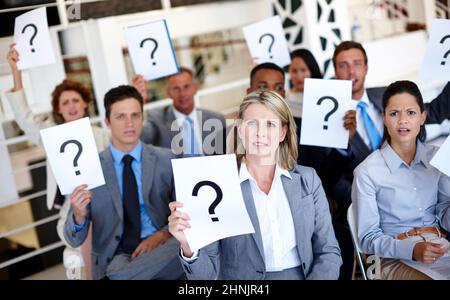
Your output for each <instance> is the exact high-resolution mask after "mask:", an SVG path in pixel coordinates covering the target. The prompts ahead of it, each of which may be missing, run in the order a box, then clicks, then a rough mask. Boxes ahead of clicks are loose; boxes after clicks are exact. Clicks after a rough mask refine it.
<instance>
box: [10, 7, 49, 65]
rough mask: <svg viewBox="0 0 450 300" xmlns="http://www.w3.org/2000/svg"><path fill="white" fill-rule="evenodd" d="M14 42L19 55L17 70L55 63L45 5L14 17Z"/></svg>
mask: <svg viewBox="0 0 450 300" xmlns="http://www.w3.org/2000/svg"><path fill="white" fill-rule="evenodd" d="M14 42H15V43H16V46H15V48H16V49H17V51H18V52H19V55H20V60H19V62H18V63H17V67H18V68H19V70H25V69H29V68H33V67H38V66H44V65H49V64H53V63H55V54H54V52H53V45H52V42H51V39H50V32H49V30H48V25H47V11H46V8H45V7H41V8H37V9H34V10H32V11H29V12H27V13H24V14H22V15H20V16H18V17H17V18H16V20H15V23H14Z"/></svg>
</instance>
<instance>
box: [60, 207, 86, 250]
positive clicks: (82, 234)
mask: <svg viewBox="0 0 450 300" xmlns="http://www.w3.org/2000/svg"><path fill="white" fill-rule="evenodd" d="M66 201H69V199H67V200H66ZM89 223H90V214H88V216H87V223H86V225H85V226H84V227H83V229H81V231H79V232H75V221H74V216H73V212H72V208H70V209H69V212H68V213H67V219H66V221H65V223H64V238H65V241H66V242H67V243H68V244H69V245H70V246H71V247H73V248H77V247H79V246H81V244H83V242H84V241H85V240H86V237H87V235H88V229H89Z"/></svg>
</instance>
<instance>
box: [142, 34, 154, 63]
mask: <svg viewBox="0 0 450 300" xmlns="http://www.w3.org/2000/svg"><path fill="white" fill-rule="evenodd" d="M147 41H152V42H153V43H154V44H155V48H153V50H152V53H150V58H151V59H153V55H154V54H155V51H156V49H157V48H158V41H157V40H155V39H153V38H146V39H144V40H142V41H141V43H140V45H139V46H140V47H141V48H143V47H144V44H145V42H147ZM152 64H153V65H156V62H152Z"/></svg>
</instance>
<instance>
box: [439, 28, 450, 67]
mask: <svg viewBox="0 0 450 300" xmlns="http://www.w3.org/2000/svg"><path fill="white" fill-rule="evenodd" d="M449 38H450V35H446V36H444V37H443V38H442V39H441V41H440V43H441V44H444V42H445V40H446V39H449ZM449 54H450V50H448V51H447V52H445V54H444V58H445V59H447V56H448V55H449ZM441 65H443V66H445V60H443V61H441Z"/></svg>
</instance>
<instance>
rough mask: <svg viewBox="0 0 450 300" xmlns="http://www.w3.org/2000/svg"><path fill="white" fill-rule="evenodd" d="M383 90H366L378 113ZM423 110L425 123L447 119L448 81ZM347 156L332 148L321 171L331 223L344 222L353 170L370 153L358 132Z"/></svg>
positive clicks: (449, 100)
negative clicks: (331, 209) (329, 201)
mask: <svg viewBox="0 0 450 300" xmlns="http://www.w3.org/2000/svg"><path fill="white" fill-rule="evenodd" d="M384 90H385V87H380V88H370V89H367V96H368V97H369V100H370V101H371V102H372V103H373V104H374V105H375V107H376V108H377V110H378V111H379V112H380V114H382V111H383V103H382V101H383V93H384ZM425 110H426V111H427V113H428V117H427V120H426V123H427V124H433V123H441V122H442V121H443V120H445V119H449V118H450V82H449V83H447V85H446V86H445V87H444V90H443V91H442V92H441V93H440V94H439V95H438V96H437V97H436V98H435V99H433V100H432V101H431V102H430V103H425ZM348 150H349V151H350V156H349V157H344V156H343V155H342V154H341V153H339V152H338V151H337V150H336V149H333V150H332V151H331V152H330V155H329V157H328V158H327V163H326V167H325V169H326V170H325V171H323V173H325V174H327V175H326V178H322V180H323V181H324V186H325V187H326V188H327V189H328V191H329V192H330V195H331V197H332V198H333V199H334V202H335V204H336V205H337V208H336V213H335V214H334V218H335V220H338V221H342V222H344V223H345V222H346V214H347V209H348V207H349V206H350V203H351V188H352V182H353V170H354V169H355V168H356V167H357V166H358V165H359V164H360V163H361V162H362V161H363V160H365V159H366V157H367V156H369V154H370V153H371V152H372V150H371V149H370V148H369V147H368V146H367V145H366V144H365V143H364V140H363V139H362V138H361V136H360V135H359V134H358V133H355V135H354V136H353V137H352V138H351V139H350V141H349V149H348Z"/></svg>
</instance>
